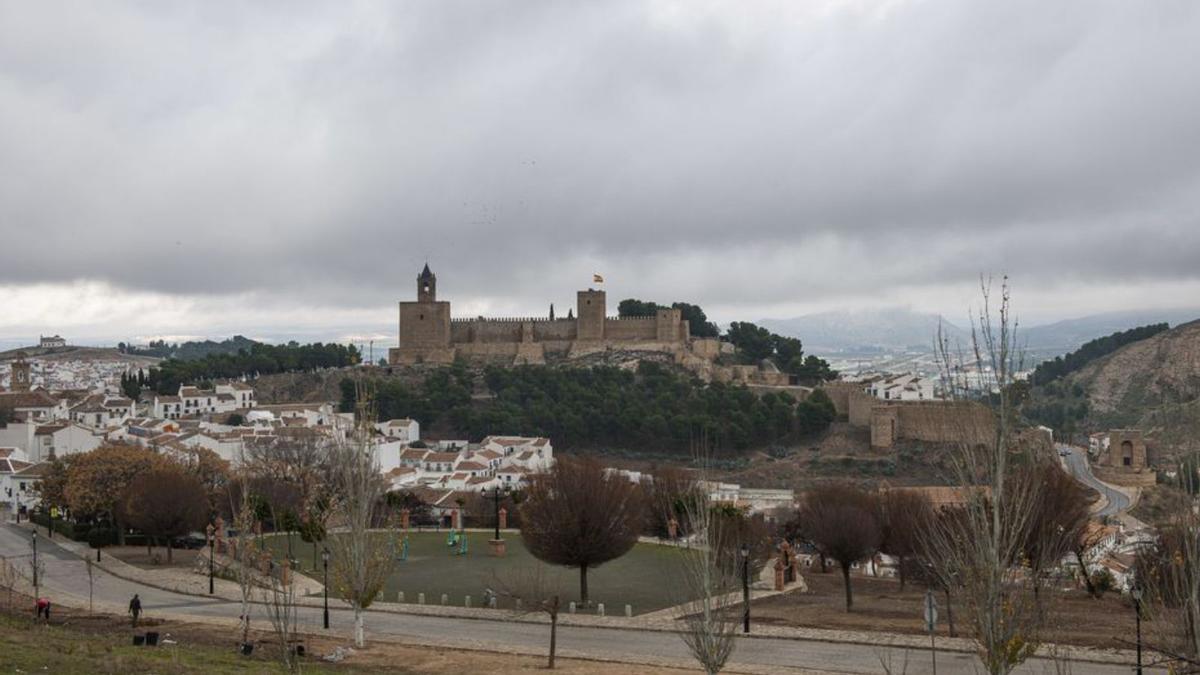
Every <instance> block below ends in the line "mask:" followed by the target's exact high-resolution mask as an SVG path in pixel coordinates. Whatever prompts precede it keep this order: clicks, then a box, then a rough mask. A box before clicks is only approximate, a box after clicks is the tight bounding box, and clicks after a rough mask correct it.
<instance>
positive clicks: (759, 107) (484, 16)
mask: <svg viewBox="0 0 1200 675" xmlns="http://www.w3.org/2000/svg"><path fill="white" fill-rule="evenodd" d="M0 7H2V9H0V175H3V176H5V178H4V180H0V228H2V229H3V236H4V242H5V245H4V246H3V247H0V284H9V285H24V284H32V283H65V282H70V281H73V280H78V279H88V280H100V281H104V282H108V283H110V284H112V285H114V286H115V287H118V288H123V289H128V290H130V291H131V292H134V291H153V292H159V293H165V294H168V295H178V296H184V297H186V296H198V295H211V294H238V293H258V294H263V295H265V296H273V297H277V298H304V299H305V300H306V302H309V303H312V304H314V305H316V306H321V305H326V306H333V305H341V306H358V307H370V306H384V305H386V304H389V303H391V302H392V301H394V300H395V299H397V298H398V297H401V296H404V297H407V295H409V294H410V293H411V286H412V279H413V277H414V275H415V273H416V271H417V270H418V269H419V268H420V265H421V264H422V263H423V262H424V261H425V260H426V259H428V260H430V261H431V263H432V264H433V265H434V267H435V269H437V270H438V271H439V273H440V275H441V279H442V284H443V287H444V288H447V289H450V290H452V291H453V293H454V297H455V298H456V300H463V301H466V302H474V303H475V305H477V306H479V307H481V308H521V307H526V308H528V307H540V306H541V304H542V303H543V301H550V300H556V299H557V300H558V301H559V302H566V301H568V300H569V293H570V292H571V290H572V289H574V288H576V287H577V286H579V285H581V284H584V283H586V281H587V280H588V279H589V277H590V274H591V272H592V271H601V272H609V275H610V276H614V275H615V276H617V278H620V279H623V280H624V281H623V282H622V288H624V289H627V290H628V291H629V292H639V293H641V294H645V295H647V296H650V297H659V298H660V299H663V300H670V299H674V298H676V297H678V298H688V299H694V300H696V301H701V302H706V303H715V304H719V305H725V306H734V305H738V304H739V303H741V304H744V305H756V304H757V305H761V306H771V305H784V304H787V303H788V302H790V301H792V300H793V299H794V298H795V297H796V296H797V295H801V294H803V295H812V294H817V293H820V294H822V295H824V296H826V297H837V296H838V295H839V294H846V295H847V296H848V297H849V296H861V295H862V294H864V293H870V292H871V291H872V289H876V288H881V287H896V286H912V287H928V288H937V287H939V286H946V285H952V284H961V283H963V282H964V281H966V282H970V280H971V279H973V278H975V277H976V275H977V274H978V273H979V271H980V270H992V269H1001V268H1003V269H1005V270H1007V271H1008V272H1009V273H1010V274H1012V275H1014V276H1016V277H1018V278H1024V279H1026V280H1028V281H1029V282H1030V285H1034V284H1036V283H1038V282H1039V281H1040V280H1051V279H1053V280H1071V281H1077V282H1080V283H1083V284H1095V285H1097V286H1102V285H1104V284H1120V283H1126V282H1135V281H1154V282H1161V281H1176V280H1178V281H1181V282H1183V281H1189V280H1195V279H1196V275H1197V272H1196V268H1195V260H1196V255H1197V253H1200V223H1198V216H1200V190H1198V189H1197V188H1200V123H1198V122H1197V120H1200V86H1197V85H1196V84H1195V82H1196V76H1195V72H1194V68H1195V64H1196V63H1200V40H1196V39H1195V36H1196V35H1198V34H1200V7H1197V6H1196V5H1195V4H1194V3H1190V2H1182V1H1181V2H1162V3H1124V2H1076V3H1070V2H1064V3H1052V4H1046V3H1041V2H1013V3H961V2H954V1H950V0H944V1H943V0H932V1H926V2H899V3H890V4H886V5H881V6H874V5H872V4H870V3H848V4H843V3H833V4H830V5H829V6H827V7H826V6H817V5H814V4H811V3H782V4H747V3H728V4H724V5H720V4H711V5H708V4H706V5H703V6H701V5H700V4H698V3H667V2H637V3H619V2H610V3H551V2H521V3H460V2H435V3H416V2H412V3H378V4H376V3H353V4H345V3H291V2H288V3H275V4H271V3H267V4H258V5H236V6H234V5H228V4H225V3H220V4H213V3H195V4H176V3H171V4H169V5H168V4H153V3H151V4H130V5H127V6H124V7H117V8H113V7H112V6H105V7H104V8H100V7H96V6H93V5H88V4H84V5H71V6H69V7H68V6H66V5H59V4H58V3H36V4H31V3H15V2H14V3H4V4H0ZM547 289H555V290H552V291H551V290H547ZM558 296H561V297H558ZM747 314H748V316H753V315H755V314H756V312H754V311H753V310H748V312H747Z"/></svg>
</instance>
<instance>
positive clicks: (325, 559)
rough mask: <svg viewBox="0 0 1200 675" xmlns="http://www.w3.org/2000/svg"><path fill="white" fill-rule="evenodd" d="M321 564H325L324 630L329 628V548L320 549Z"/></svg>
mask: <svg viewBox="0 0 1200 675" xmlns="http://www.w3.org/2000/svg"><path fill="white" fill-rule="evenodd" d="M321 564H323V565H324V566H325V630H329V549H328V548H323V549H321Z"/></svg>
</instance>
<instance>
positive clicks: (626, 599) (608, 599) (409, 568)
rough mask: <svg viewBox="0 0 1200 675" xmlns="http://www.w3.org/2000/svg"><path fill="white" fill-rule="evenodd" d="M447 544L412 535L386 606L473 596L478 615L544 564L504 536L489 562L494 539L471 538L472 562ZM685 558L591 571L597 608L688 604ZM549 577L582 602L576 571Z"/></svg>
mask: <svg viewBox="0 0 1200 675" xmlns="http://www.w3.org/2000/svg"><path fill="white" fill-rule="evenodd" d="M334 536H336V535H334ZM377 536H388V535H386V534H384V533H380V534H378V535H377ZM446 536H447V533H446V532H445V531H442V532H412V533H411V534H410V535H409V551H408V560H406V561H399V560H398V561H396V563H395V566H394V569H393V572H392V575H391V577H390V578H389V579H388V582H387V586H386V587H385V589H384V599H386V600H388V601H393V602H394V601H395V600H396V598H397V594H398V593H399V592H401V591H402V592H403V593H404V598H405V602H412V603H415V602H417V594H418V593H424V594H425V602H426V604H440V603H441V596H442V594H443V593H445V594H446V595H447V596H449V604H452V605H457V606H460V607H461V606H462V605H463V603H464V600H465V596H467V595H469V596H471V601H472V604H473V605H474V606H476V607H478V606H480V604H481V602H482V597H483V592H484V589H487V588H491V589H494V590H496V591H498V592H499V591H502V588H503V587H504V586H506V585H509V586H511V585H514V584H517V582H518V580H519V578H520V577H522V576H527V574H528V571H529V570H530V569H533V568H536V566H538V565H539V564H541V563H539V562H538V560H537V559H536V558H534V557H533V556H532V555H531V554H530V553H529V551H528V550H526V548H525V546H524V545H523V544H522V543H521V536H520V534H518V533H514V532H506V533H505V534H504V539H505V541H506V542H507V544H508V554H507V555H506V556H505V557H503V558H496V557H492V556H490V555H488V546H487V542H488V540H489V539H491V537H492V534H491V533H490V532H467V541H468V546H467V554H466V555H454V554H453V551H456V550H457V549H451V548H450V547H448V546H447V545H446ZM269 545H270V546H271V547H272V548H273V549H274V550H276V551H279V552H281V553H282V552H284V551H286V548H287V543H286V539H285V538H284V537H282V536H275V537H272V538H271V539H270V542H269ZM292 546H293V549H292V552H293V555H294V556H295V557H296V558H298V559H299V560H300V569H301V570H302V571H304V572H305V573H306V574H309V575H310V576H312V577H314V578H316V579H317V580H318V581H320V580H321V574H322V573H321V570H320V560H319V558H318V559H316V560H315V561H314V558H313V553H314V551H313V548H312V546H311V545H308V544H303V543H301V542H300V541H299V539H298V538H296V539H295V540H294V541H293V542H292ZM682 555H687V553H686V552H685V551H681V550H680V549H677V548H673V547H670V546H659V545H656V544H637V545H636V546H634V548H633V550H631V551H630V552H629V553H627V554H625V555H624V556H622V557H620V558H617V559H616V560H610V561H609V562H606V563H604V564H603V565H601V566H599V567H595V568H591V569H589V570H588V595H589V596H590V599H591V601H592V603H593V606H594V605H595V604H596V603H604V605H605V611H606V613H608V614H610V615H613V614H622V613H624V611H625V605H626V604H628V605H631V607H632V610H633V613H634V614H635V615H637V614H644V613H646V612H652V611H655V610H659V609H663V608H665V607H671V606H673V605H677V604H680V603H681V602H685V601H686V600H687V597H686V596H684V595H681V593H683V592H684V584H682V583H680V579H679V573H680V563H681V559H680V556H682ZM314 563H315V564H314ZM331 564H332V563H331ZM544 571H545V576H544V579H545V580H546V581H547V582H548V583H549V584H551V585H552V586H553V587H555V588H557V589H558V591H559V593H560V595H561V598H562V603H563V605H564V606H566V604H567V603H568V602H571V601H578V600H579V571H578V570H573V569H566V568H564V567H559V566H551V565H548V566H546V567H545V570H544ZM499 605H500V606H501V607H506V606H511V603H510V602H509V601H508V600H507V599H506V598H503V597H502V598H500V600H499ZM580 611H584V610H582V609H581V610H580Z"/></svg>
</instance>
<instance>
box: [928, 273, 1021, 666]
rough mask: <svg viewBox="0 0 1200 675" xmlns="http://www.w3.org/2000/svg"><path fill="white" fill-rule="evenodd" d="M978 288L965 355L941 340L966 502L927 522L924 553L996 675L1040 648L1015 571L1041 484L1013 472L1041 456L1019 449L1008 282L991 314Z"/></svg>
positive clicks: (986, 289)
mask: <svg viewBox="0 0 1200 675" xmlns="http://www.w3.org/2000/svg"><path fill="white" fill-rule="evenodd" d="M981 289H982V300H983V304H982V308H981V309H980V311H979V314H978V316H977V317H976V318H975V319H974V320H973V321H972V324H973V326H972V331H971V344H970V347H969V355H968V354H965V353H964V351H963V349H962V348H961V347H959V348H957V349H956V348H954V347H952V346H951V345H950V343H949V340H948V339H947V338H945V336H944V335H943V334H942V333H941V330H940V328H939V332H938V333H939V334H938V344H937V345H936V346H937V356H938V364H939V367H940V370H941V379H942V386H943V388H944V389H945V391H946V393H947V395H948V396H950V397H951V398H953V399H956V400H958V401H960V404H959V405H960V415H959V419H960V422H959V423H958V428H957V432H958V436H959V441H958V443H956V446H957V452H955V453H954V456H953V457H952V463H951V472H952V476H951V480H952V481H953V482H954V483H955V484H957V485H959V486H960V487H961V488H962V491H963V495H964V499H965V504H964V505H963V507H962V508H961V509H960V510H959V512H958V513H957V514H956V515H955V517H942V518H937V519H936V520H934V521H933V526H932V527H930V528H929V529H928V530H927V531H926V534H927V536H926V542H925V546H924V548H925V549H926V550H927V551H928V552H929V555H930V557H931V562H932V563H933V564H934V565H935V566H937V567H939V568H940V573H941V575H942V576H943V578H947V577H950V576H953V578H954V579H955V580H956V581H957V583H958V586H959V588H961V592H962V595H963V598H964V600H965V603H966V606H967V607H966V609H967V616H968V618H969V620H970V623H971V626H972V628H973V629H974V630H973V637H974V639H975V641H976V644H977V648H978V653H979V656H980V658H981V660H982V662H983V665H984V667H985V668H986V670H987V671H988V672H989V673H993V674H1000V673H1008V672H1010V671H1011V670H1012V669H1013V668H1015V667H1016V666H1017V665H1018V664H1020V663H1022V662H1023V661H1024V660H1025V659H1026V658H1028V656H1029V655H1030V654H1032V653H1033V651H1034V650H1035V649H1036V647H1037V642H1038V632H1039V631H1038V629H1039V622H1040V619H1041V613H1040V612H1039V611H1038V610H1039V608H1038V607H1037V606H1036V602H1035V600H1034V599H1033V598H1032V597H1030V596H1031V595H1032V594H1031V593H1029V589H1028V588H1027V586H1026V585H1025V584H1024V582H1023V580H1022V578H1021V575H1020V574H1019V569H1018V568H1019V564H1020V561H1021V556H1022V552H1023V549H1024V545H1025V542H1026V537H1027V531H1028V526H1029V522H1030V518H1031V516H1032V513H1033V510H1034V508H1035V507H1036V505H1037V501H1038V489H1039V487H1040V483H1039V482H1038V481H1019V480H1014V470H1013V466H1014V465H1015V464H1019V463H1025V464H1029V463H1033V462H1034V461H1036V459H1037V458H1036V457H1033V456H1032V453H1031V452H1029V451H1028V449H1027V448H1025V446H1023V445H1022V444H1020V443H1018V442H1017V440H1018V439H1017V433H1016V426H1017V421H1018V410H1017V405H1016V401H1014V400H1013V394H1014V387H1013V385H1014V383H1015V382H1016V375H1017V373H1018V372H1019V371H1020V369H1021V361H1022V357H1021V351H1020V349H1019V348H1018V347H1017V345H1018V342H1017V322H1016V320H1015V319H1014V318H1013V317H1012V316H1011V309H1010V301H1009V288H1008V282H1007V279H1006V280H1005V281H1004V283H1003V285H1002V287H1001V293H1000V305H999V308H998V309H997V310H996V312H995V314H993V306H992V298H991V283H990V282H989V281H984V282H982V283H981ZM1022 455H1024V456H1022Z"/></svg>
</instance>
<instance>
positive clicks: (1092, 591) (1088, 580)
mask: <svg viewBox="0 0 1200 675" xmlns="http://www.w3.org/2000/svg"><path fill="white" fill-rule="evenodd" d="M1075 562H1077V563H1079V573H1080V574H1082V575H1083V585H1084V586H1085V587H1086V588H1087V592H1088V595H1090V596H1092V597H1093V598H1095V597H1098V596H1097V595H1096V587H1095V585H1093V584H1092V577H1091V576H1089V575H1088V571H1087V565H1084V564H1083V553H1082V552H1081V551H1080V550H1079V549H1075Z"/></svg>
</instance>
